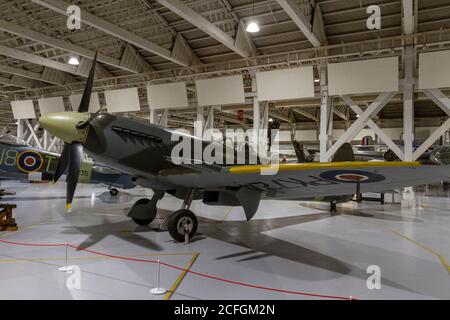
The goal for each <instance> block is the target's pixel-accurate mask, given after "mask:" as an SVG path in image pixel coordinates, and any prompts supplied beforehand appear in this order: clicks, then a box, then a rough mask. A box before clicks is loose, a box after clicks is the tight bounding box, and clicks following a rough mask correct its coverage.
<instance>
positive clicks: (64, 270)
mask: <svg viewBox="0 0 450 320" xmlns="http://www.w3.org/2000/svg"><path fill="white" fill-rule="evenodd" d="M68 246H69V244H68V243H67V242H64V247H65V248H66V259H65V265H64V267H59V268H58V270H59V271H61V272H71V271H72V266H69V264H68V262H67V249H68Z"/></svg>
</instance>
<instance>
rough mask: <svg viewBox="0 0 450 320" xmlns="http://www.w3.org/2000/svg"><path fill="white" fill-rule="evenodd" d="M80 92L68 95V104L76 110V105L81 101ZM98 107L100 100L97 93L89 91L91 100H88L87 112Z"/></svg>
mask: <svg viewBox="0 0 450 320" xmlns="http://www.w3.org/2000/svg"><path fill="white" fill-rule="evenodd" d="M82 97H83V95H82V94H74V95H71V96H70V97H69V100H70V104H71V105H72V110H73V111H78V107H79V106H80V103H81V98H82ZM99 109H100V100H99V99H98V93H97V92H92V93H91V101H90V102H89V112H90V113H95V112H97V111H98V110H99Z"/></svg>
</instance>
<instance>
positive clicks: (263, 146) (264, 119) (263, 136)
mask: <svg viewBox="0 0 450 320" xmlns="http://www.w3.org/2000/svg"><path fill="white" fill-rule="evenodd" d="M260 111H261V118H260V119H259V120H260V121H259V131H258V154H260V155H262V156H265V155H266V152H267V150H268V148H269V140H268V138H269V136H268V134H269V133H268V129H269V102H267V101H265V102H264V103H263V104H262V106H260Z"/></svg>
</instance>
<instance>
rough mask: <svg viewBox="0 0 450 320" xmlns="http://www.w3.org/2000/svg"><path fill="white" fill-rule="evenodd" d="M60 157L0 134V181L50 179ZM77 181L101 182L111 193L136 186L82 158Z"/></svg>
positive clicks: (120, 175)
mask: <svg viewBox="0 0 450 320" xmlns="http://www.w3.org/2000/svg"><path fill="white" fill-rule="evenodd" d="M59 158H60V156H59V155H58V154H56V153H51V152H47V151H42V150H38V149H36V148H33V147H31V146H29V145H27V144H26V143H25V141H23V140H20V139H18V138H17V137H14V136H11V135H2V136H0V180H21V181H52V180H53V177H54V174H55V170H56V167H57V165H58V162H59ZM79 181H80V183H92V184H98V183H101V184H105V185H107V186H109V187H110V193H111V195H113V196H114V195H117V193H118V190H117V189H116V188H121V189H131V188H134V187H135V186H136V185H135V184H134V183H133V182H132V181H131V177H130V176H129V175H127V174H124V173H121V172H118V171H117V170H113V169H111V168H108V167H105V166H103V165H99V164H94V163H92V162H91V161H82V162H81V166H80V175H79Z"/></svg>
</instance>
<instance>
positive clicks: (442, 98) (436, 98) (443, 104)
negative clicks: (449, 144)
mask: <svg viewBox="0 0 450 320" xmlns="http://www.w3.org/2000/svg"><path fill="white" fill-rule="evenodd" d="M423 92H424V93H425V94H426V95H427V96H428V97H429V98H430V99H431V100H432V101H433V102H434V103H436V105H437V106H438V107H440V108H441V109H442V110H443V111H444V112H445V113H447V115H449V116H450V99H449V98H448V97H447V96H446V95H445V94H444V93H443V92H442V91H441V90H439V89H427V90H424V91H423ZM449 129H450V119H448V120H447V121H446V122H445V123H444V124H443V125H442V126H441V127H440V128H439V129H437V130H436V131H435V132H433V134H432V135H431V136H430V137H429V138H428V139H427V140H426V141H425V142H424V143H423V144H422V145H421V146H420V147H419V148H418V149H417V150H416V151H415V152H414V154H413V157H412V158H413V160H417V159H418V158H419V157H420V156H421V155H422V154H423V153H424V152H425V151H427V149H428V148H429V147H431V146H432V145H433V143H435V142H436V141H437V140H438V139H439V138H440V137H442V136H443V135H444V134H446V132H447V131H448V130H449Z"/></svg>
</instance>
